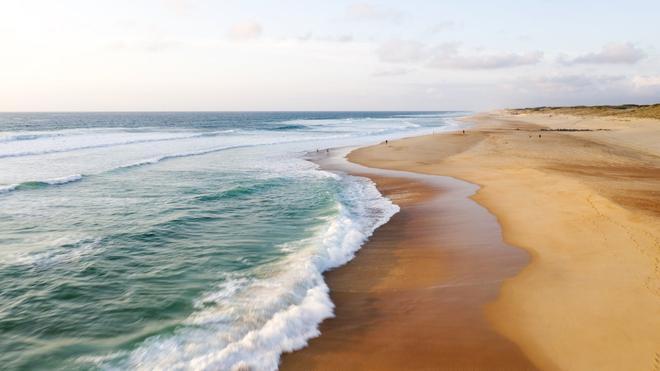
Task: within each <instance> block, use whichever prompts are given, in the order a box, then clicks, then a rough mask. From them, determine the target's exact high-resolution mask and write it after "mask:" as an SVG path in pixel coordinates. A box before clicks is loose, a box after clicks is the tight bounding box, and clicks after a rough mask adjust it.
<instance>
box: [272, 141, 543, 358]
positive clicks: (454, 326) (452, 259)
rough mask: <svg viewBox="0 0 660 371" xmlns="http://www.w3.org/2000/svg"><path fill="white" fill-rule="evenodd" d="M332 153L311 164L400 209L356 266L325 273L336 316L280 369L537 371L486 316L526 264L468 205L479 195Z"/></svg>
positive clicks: (490, 219)
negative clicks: (354, 179)
mask: <svg viewBox="0 0 660 371" xmlns="http://www.w3.org/2000/svg"><path fill="white" fill-rule="evenodd" d="M336 152H337V151H336V150H335V151H333V153H332V154H331V155H330V156H329V157H328V158H325V156H321V158H320V159H316V160H315V161H314V162H316V163H318V164H319V165H320V166H321V167H322V169H324V170H329V171H338V172H343V173H349V174H351V175H356V176H364V177H368V178H370V179H371V180H372V181H374V182H375V183H376V185H377V187H378V189H379V191H380V192H381V193H382V194H383V195H384V196H386V197H388V198H390V199H392V201H393V202H394V203H395V204H397V205H399V207H400V208H401V211H400V212H399V213H398V214H396V215H394V216H393V217H392V219H390V221H389V222H388V223H386V224H385V225H383V226H381V227H380V228H379V229H378V230H376V231H375V233H374V235H373V236H372V238H371V239H370V240H369V241H367V242H366V243H365V245H364V246H362V248H361V249H360V251H359V252H358V253H357V255H356V257H355V258H354V259H353V260H352V261H351V262H349V263H347V264H346V265H344V266H342V267H340V268H337V269H334V270H332V271H330V272H327V273H326V275H325V279H326V282H327V284H328V286H329V287H330V293H331V298H332V301H333V303H335V305H336V311H335V317H334V318H331V319H328V320H326V321H324V322H323V323H322V324H321V325H320V331H321V336H320V337H317V338H314V339H311V340H310V341H309V345H308V346H307V347H306V348H303V349H301V350H298V351H296V352H293V353H287V354H284V355H283V356H282V361H281V364H280V367H281V369H283V370H287V369H292V370H297V369H392V370H394V369H405V368H409V369H420V368H428V366H429V365H440V364H441V365H445V366H446V367H450V368H451V367H454V368H461V369H464V368H468V369H473V368H481V369H483V368H488V367H500V368H503V367H511V366H515V368H516V369H525V370H528V369H530V370H531V369H535V367H534V366H533V365H532V364H531V363H530V362H529V360H528V359H527V358H526V357H525V356H524V355H523V354H522V352H521V351H520V349H519V348H518V346H517V345H515V344H513V343H512V342H511V341H509V340H508V339H506V338H504V337H503V336H501V335H500V334H498V333H497V332H495V331H494V330H493V329H492V327H491V326H490V324H489V323H488V322H487V320H486V318H485V317H484V315H483V311H482V307H483V306H484V305H485V304H486V303H488V302H490V301H492V300H494V299H495V298H496V297H497V295H498V293H499V288H500V286H501V284H502V282H503V281H504V280H505V279H507V278H509V277H511V276H513V275H515V274H516V273H518V272H519V271H520V270H521V269H522V268H523V267H524V266H525V265H526V264H527V262H528V260H529V257H528V255H527V253H525V252H524V251H522V250H520V249H516V248H513V247H511V246H508V245H506V244H504V243H503V242H501V240H502V239H501V235H500V231H499V226H498V225H497V222H496V220H495V218H494V216H493V215H491V214H490V213H488V211H487V210H485V209H484V208H482V207H480V206H479V205H477V204H476V203H475V202H474V201H472V200H471V199H469V196H470V195H471V194H473V193H474V192H475V191H476V189H477V187H476V186H474V185H472V184H469V183H467V182H463V181H460V180H457V179H453V178H449V177H443V176H435V175H433V176H430V175H420V174H414V173H407V172H401V171H388V170H382V169H374V168H367V167H363V166H360V165H357V164H352V163H349V162H348V161H346V160H341V159H336V158H335V157H333V156H334V153H336ZM342 157H343V156H342ZM493 241H495V242H493ZM443 334H444V335H443Z"/></svg>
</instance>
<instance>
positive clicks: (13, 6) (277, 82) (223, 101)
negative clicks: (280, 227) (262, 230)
mask: <svg viewBox="0 0 660 371" xmlns="http://www.w3.org/2000/svg"><path fill="white" fill-rule="evenodd" d="M659 17H660V1H658V0H648V1H641V0H628V1H618V0H617V1H612V0H610V1H603V0H600V1H588V0H585V1H575V0H574V1H568V0H526V1H522V0H520V1H513V0H511V1H497V0H483V1H469V0H465V1H442V0H436V1H431V0H426V1H422V0H407V1H366V2H361V1H351V0H346V1H341V0H340V1H336V0H335V1H327V0H326V1H320V0H319V1H313V0H309V1H302V0H299V1H294V0H270V1H267V0H240V1H238V0H236V1H232V0H216V1H210V0H132V1H121V0H113V1H101V0H94V1H90V0H81V1H71V0H58V1H55V0H41V1H36V0H16V1H14V0H0V48H1V49H0V50H1V52H0V111H34V110H39V111H44V110H442V109H469V110H480V109H488V108H496V107H513V106H529V105H556V104H601V103H603V104H606V103H612V104H614V103H627V102H632V103H650V102H658V101H660V21H659V20H658V19H659Z"/></svg>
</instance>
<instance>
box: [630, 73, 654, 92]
mask: <svg viewBox="0 0 660 371" xmlns="http://www.w3.org/2000/svg"><path fill="white" fill-rule="evenodd" d="M632 84H633V86H634V87H635V88H637V89H645V88H660V75H658V76H634V77H633V78H632Z"/></svg>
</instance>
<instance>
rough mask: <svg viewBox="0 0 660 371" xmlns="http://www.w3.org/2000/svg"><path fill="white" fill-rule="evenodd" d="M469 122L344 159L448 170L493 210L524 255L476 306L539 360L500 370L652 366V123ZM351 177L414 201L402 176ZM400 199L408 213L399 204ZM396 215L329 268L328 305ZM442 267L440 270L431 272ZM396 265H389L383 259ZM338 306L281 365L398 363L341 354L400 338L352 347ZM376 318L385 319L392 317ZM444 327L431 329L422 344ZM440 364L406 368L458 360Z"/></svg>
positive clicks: (658, 132)
mask: <svg viewBox="0 0 660 371" xmlns="http://www.w3.org/2000/svg"><path fill="white" fill-rule="evenodd" d="M469 120H470V121H472V122H474V125H472V126H471V127H470V128H468V129H466V130H467V131H468V132H467V133H466V134H461V133H460V132H454V133H444V134H432V135H425V136H419V137H411V138H405V139H400V140H395V141H390V142H389V144H388V145H384V144H379V145H374V146H368V147H362V148H358V149H356V150H354V151H352V152H351V153H350V154H349V155H348V156H347V157H348V160H349V161H351V162H352V163H356V164H361V165H365V166H368V167H370V168H376V169H390V170H403V171H406V172H408V173H410V174H412V173H415V174H427V175H440V176H451V177H454V178H456V179H460V180H464V181H467V182H469V183H472V184H476V185H478V186H479V190H478V191H477V192H476V194H474V195H472V196H470V199H469V200H470V201H474V202H477V203H478V204H479V205H481V207H483V208H485V209H487V210H488V212H490V213H491V214H492V215H494V216H495V217H496V218H497V221H496V224H497V226H498V228H501V231H502V235H503V239H504V241H505V242H506V243H507V244H508V245H510V246H516V247H519V248H522V249H524V251H526V253H527V254H529V256H531V261H530V262H529V264H528V265H527V266H525V267H524V268H523V267H521V271H520V272H519V273H518V274H516V275H514V274H512V277H510V278H509V279H507V280H505V281H503V284H502V287H501V292H500V293H499V295H496V296H495V297H493V298H492V300H490V301H488V302H486V303H483V304H480V305H481V306H482V308H481V313H482V314H483V318H484V320H485V321H484V323H486V324H487V325H488V326H490V329H491V330H493V332H494V333H496V334H497V335H499V336H500V337H501V338H502V339H504V340H505V341H509V342H510V343H511V344H512V345H513V346H514V348H516V347H517V349H520V350H521V351H522V357H521V358H522V359H524V360H525V362H531V363H529V365H533V366H528V365H524V366H520V364H518V365H517V366H516V365H515V364H513V363H510V364H508V365H506V366H505V367H506V368H509V369H526V368H527V367H538V368H540V369H550V370H552V369H601V370H619V369H660V191H659V190H660V121H659V120H652V119H630V118H626V119H621V118H607V117H575V116H570V115H543V114H523V115H520V114H517V115H512V114H507V113H501V112H499V113H490V114H479V115H475V116H472V117H470V118H469ZM375 171H376V172H378V171H381V170H375ZM385 172H387V170H385ZM358 175H366V176H367V177H370V178H372V179H373V180H375V181H376V183H377V184H378V182H379V181H380V183H381V184H380V185H379V189H381V192H382V193H383V194H384V195H386V196H393V195H394V196H393V197H394V198H396V197H397V196H396V192H397V191H399V192H402V193H401V194H403V195H404V196H403V199H404V200H405V199H406V198H410V197H407V196H405V195H406V194H407V193H411V192H409V191H406V190H405V188H403V187H402V185H401V184H399V185H395V186H392V188H391V189H389V190H388V189H387V187H386V186H385V183H384V180H383V179H380V180H379V179H378V176H377V175H374V174H371V175H369V174H359V173H358ZM402 189H403V191H402ZM411 194H414V193H411ZM440 194H442V192H440ZM465 197H467V196H465ZM413 198H414V197H413ZM466 199H467V198H466ZM393 201H394V202H395V203H397V204H399V200H396V199H395V200H393ZM407 201H409V202H412V201H411V200H410V199H408V200H407ZM419 202H420V205H427V206H428V205H429V204H431V203H432V202H431V201H429V199H426V200H421V199H420V200H419ZM413 204H414V202H413ZM399 205H400V206H402V210H405V208H404V206H405V201H404V204H399ZM411 205H412V204H411ZM408 208H410V205H409V206H408ZM394 218H396V215H395V217H394ZM394 218H393V219H394ZM398 224H399V225H397V223H396V221H394V220H391V221H390V222H388V223H387V224H385V225H384V226H382V227H381V228H380V229H379V230H377V231H376V233H375V234H374V237H373V238H372V239H371V240H370V241H368V242H367V243H366V244H365V245H364V246H363V247H362V249H361V250H360V252H359V253H358V255H357V257H356V258H355V259H354V260H353V261H351V262H349V263H348V264H347V265H345V266H344V267H341V268H338V269H337V270H334V271H331V272H329V273H328V284H329V286H330V287H331V293H334V294H333V301H335V297H336V296H337V295H338V292H337V291H335V288H336V287H337V285H345V287H349V288H350V287H351V286H350V285H351V284H355V282H353V281H351V282H346V280H344V281H342V280H341V277H342V276H345V277H350V276H351V274H350V273H344V272H346V271H360V270H364V271H367V272H366V273H365V274H366V275H367V276H368V273H369V272H368V271H369V270H370V268H369V264H374V262H376V263H377V262H378V259H377V258H375V257H374V258H372V260H373V261H372V262H369V263H368V264H365V263H363V262H362V261H364V260H369V258H364V257H363V256H365V255H375V253H374V251H373V250H375V249H374V248H373V247H372V246H373V245H377V244H378V243H379V242H378V241H377V240H378V239H379V237H378V236H379V234H387V233H395V234H396V233H399V234H401V231H402V230H404V229H403V228H405V227H408V225H411V224H415V223H413V222H410V221H409V223H408V225H406V224H405V223H398ZM397 228H398V229H399V231H398V232H391V231H390V232H388V231H387V230H388V229H397ZM408 228H409V227H408ZM381 229H382V230H383V231H381ZM422 234H424V233H422ZM427 234H428V233H427ZM441 242H444V241H441ZM381 243H382V242H381ZM403 244H404V245H405V243H403ZM407 246H408V247H407V249H410V247H411V246H414V245H411V244H407ZM400 248H401V249H402V250H401V251H404V250H405V249H404V248H403V247H402V246H400ZM411 260H415V258H414V257H411ZM440 260H442V259H440ZM402 261H404V260H402V259H399V260H395V262H402ZM417 261H422V259H420V258H419V257H418V258H417ZM442 268H444V269H446V268H447V266H446V265H445V266H444V267H441V265H438V267H437V269H442ZM397 269H400V268H397V264H394V265H393V266H391V267H390V268H389V270H390V271H393V272H394V271H396V270H397ZM370 274H372V275H373V274H375V272H371V273H370ZM335 281H336V282H338V283H333V282H335ZM335 303H336V304H337V312H336V315H337V317H336V318H335V319H331V320H328V321H325V322H324V323H323V324H321V332H322V335H321V336H320V337H319V338H316V339H312V340H310V342H309V346H308V347H307V348H304V349H302V350H300V351H297V352H294V353H290V354H286V355H283V357H282V368H283V369H301V368H325V367H327V368H330V369H332V368H333V366H338V365H341V366H342V368H348V369H351V368H354V369H358V368H368V367H372V368H373V367H376V366H382V367H383V368H390V367H391V368H397V367H395V366H394V365H395V364H394V363H392V362H390V363H383V364H378V363H373V362H377V361H378V358H377V357H376V358H374V357H372V356H371V355H367V356H365V354H364V353H358V352H357V351H355V352H352V353H351V352H350V351H349V352H347V353H346V352H342V351H340V350H341V349H347V348H350V347H354V348H355V349H361V348H360V347H359V346H358V345H363V344H368V343H371V345H372V346H371V347H366V348H365V349H366V351H367V354H369V352H378V351H379V350H380V349H381V348H382V347H389V349H387V350H388V353H387V354H384V356H387V357H389V356H390V355H391V354H390V353H395V352H396V351H397V350H398V349H397V346H398V344H400V343H399V339H397V338H390V339H395V340H394V343H392V342H391V340H390V341H386V342H384V341H381V342H380V343H379V342H378V340H379V336H382V335H381V334H379V333H378V331H376V332H373V331H372V332H368V331H365V332H363V333H361V334H359V337H358V338H359V339H360V341H358V342H352V341H348V340H347V339H351V338H350V337H336V336H335V337H334V340H333V335H332V331H336V329H337V328H338V326H337V325H333V323H340V322H341V321H345V319H342V318H345V313H343V310H342V308H343V307H344V306H347V305H348V306H350V301H349V300H348V299H346V300H344V299H341V300H338V301H335ZM436 314H437V313H436ZM436 314H434V315H432V316H427V320H428V321H433V320H435V319H436V318H435V317H434V316H436ZM416 316H417V317H419V318H423V317H424V316H422V315H419V314H417V315H416ZM436 317H437V316H436ZM363 320H364V321H365V322H364V324H368V323H369V321H368V318H367V319H365V318H363ZM349 322H350V321H349ZM361 325H363V324H360V323H353V324H352V326H354V327H359V326H361ZM372 325H373V326H375V327H387V323H386V322H382V323H381V322H379V323H378V325H377V326H376V325H374V324H372ZM405 326H408V327H409V326H411V324H410V323H409V322H408V323H406V324H405ZM333 328H334V329H335V330H333ZM456 331H458V332H459V333H460V332H462V331H463V329H462V328H460V327H459V328H457V329H456ZM349 332H350V331H349ZM452 335H453V334H452ZM445 336H446V335H445V333H440V332H437V333H435V334H434V335H430V337H429V338H428V339H431V340H433V341H437V340H438V338H443V337H445ZM364 338H369V339H371V340H364V341H363V340H362V339H364ZM428 339H427V338H424V340H423V341H422V342H426V341H428ZM323 344H325V345H323ZM436 349H437V348H436ZM363 350H364V349H363ZM376 354H380V353H376ZM424 354H425V353H424V352H423V351H421V350H418V349H412V350H411V351H410V354H409V355H408V358H409V359H413V360H416V361H419V357H420V356H423V355H424ZM455 354H456V355H458V354H459V353H455ZM478 355H479V353H478V352H475V353H473V354H471V355H467V354H462V355H461V356H460V357H458V358H461V357H462V358H463V359H465V358H469V357H478ZM351 357H352V358H351ZM333 359H334V360H335V361H337V360H339V361H341V362H340V363H332V362H333V361H332V360H333ZM443 361H446V360H437V359H436V360H432V359H430V358H428V359H426V362H424V361H419V362H420V363H418V364H412V363H405V364H403V367H408V368H429V367H434V366H435V367H438V366H441V367H449V368H451V367H455V366H454V365H452V364H451V363H447V362H443ZM369 362H372V363H369ZM489 366H490V368H492V365H488V366H486V367H479V366H474V367H472V368H477V369H483V368H486V369H488V368H489ZM399 367H401V365H399ZM334 368H336V367H334Z"/></svg>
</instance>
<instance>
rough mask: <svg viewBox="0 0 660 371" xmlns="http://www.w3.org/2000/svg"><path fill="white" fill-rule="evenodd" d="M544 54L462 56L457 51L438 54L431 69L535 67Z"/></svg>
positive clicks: (508, 53) (495, 53) (538, 52)
mask: <svg viewBox="0 0 660 371" xmlns="http://www.w3.org/2000/svg"><path fill="white" fill-rule="evenodd" d="M542 59H543V53H542V52H540V51H531V52H524V53H511V52H504V53H501V52H492V53H486V54H474V55H462V54H459V53H458V52H457V51H456V50H454V51H450V52H449V53H446V52H442V53H439V54H436V55H435V56H434V57H433V59H432V60H431V63H430V66H431V67H438V68H457V69H467V70H477V69H484V70H489V69H500V68H511V67H519V66H527V65H533V64H537V63H539V62H541V60H542Z"/></svg>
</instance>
